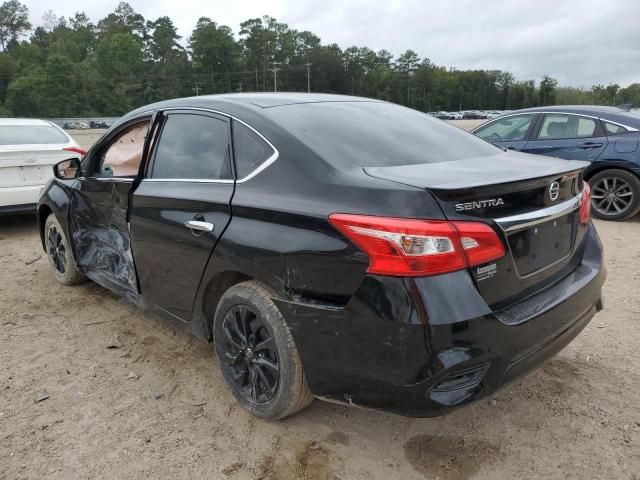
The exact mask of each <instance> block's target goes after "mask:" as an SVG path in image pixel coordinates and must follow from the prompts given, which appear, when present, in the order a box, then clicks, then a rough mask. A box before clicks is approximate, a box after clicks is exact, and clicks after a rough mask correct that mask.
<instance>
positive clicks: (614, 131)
mask: <svg viewBox="0 0 640 480" xmlns="http://www.w3.org/2000/svg"><path fill="white" fill-rule="evenodd" d="M602 125H604V130H605V132H607V136H609V137H610V136H612V135H624V134H625V133H629V130H627V129H626V128H624V127H621V126H620V125H616V124H614V123H609V122H605V121H604V120H603V121H602Z"/></svg>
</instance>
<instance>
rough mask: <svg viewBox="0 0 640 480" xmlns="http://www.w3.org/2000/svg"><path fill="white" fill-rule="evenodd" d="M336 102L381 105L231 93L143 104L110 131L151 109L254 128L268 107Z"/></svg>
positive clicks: (350, 98)
mask: <svg viewBox="0 0 640 480" xmlns="http://www.w3.org/2000/svg"><path fill="white" fill-rule="evenodd" d="M338 102H351V103H355V102H376V103H384V102H383V101H382V100H377V99H374V98H365V97H353V96H349V95H332V94H324V93H299V92H282V93H233V94H219V95H200V96H197V97H185V98H175V99H171V100H164V101H162V102H157V103H152V104H150V105H145V106H144V107H140V108H138V109H136V110H133V111H132V112H129V113H128V114H126V115H125V116H123V117H121V118H120V119H119V120H118V121H117V122H116V123H115V124H114V125H113V126H112V127H111V128H112V129H114V128H119V126H120V125H122V124H123V123H126V122H128V121H130V120H132V119H134V118H136V117H141V116H143V115H145V114H151V113H152V112H153V111H155V110H163V109H181V108H185V109H190V108H191V109H193V108H196V109H197V108H202V109H208V110H214V111H218V112H222V113H224V114H227V115H231V116H233V117H236V118H238V119H240V120H242V121H244V122H246V123H249V124H250V125H252V126H253V127H254V128H256V127H258V126H259V125H256V124H254V122H258V123H261V122H263V121H265V120H266V119H267V116H266V115H265V114H266V112H267V111H268V109H269V108H273V107H282V106H285V105H297V104H304V103H338Z"/></svg>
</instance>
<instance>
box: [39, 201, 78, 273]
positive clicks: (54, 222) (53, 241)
mask: <svg viewBox="0 0 640 480" xmlns="http://www.w3.org/2000/svg"><path fill="white" fill-rule="evenodd" d="M44 244H45V249H46V252H47V258H48V259H49V265H51V269H52V270H53V273H54V275H55V277H56V278H57V279H58V281H59V282H60V283H62V284H63V285H77V284H78V283H82V282H85V281H86V280H87V279H86V277H85V276H84V275H83V274H82V273H80V272H79V271H78V267H77V266H76V261H75V259H74V258H73V252H71V247H70V246H69V241H68V240H67V237H66V236H65V234H64V230H63V229H62V227H61V226H60V222H58V219H57V218H56V217H55V215H54V214H53V213H52V214H51V215H49V216H48V217H47V221H46V222H45V224H44Z"/></svg>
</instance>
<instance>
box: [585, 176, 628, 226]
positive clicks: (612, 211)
mask: <svg viewBox="0 0 640 480" xmlns="http://www.w3.org/2000/svg"><path fill="white" fill-rule="evenodd" d="M589 185H590V186H591V212H592V213H593V216H594V217H596V218H600V219H602V220H626V219H628V218H631V217H633V216H634V215H636V214H637V213H638V212H639V211H640V179H638V177H636V176H635V175H634V174H633V173H631V172H627V171H626V170H619V169H611V170H603V171H602V172H599V173H596V174H595V175H594V176H593V177H591V178H590V179H589Z"/></svg>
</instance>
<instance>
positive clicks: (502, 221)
mask: <svg viewBox="0 0 640 480" xmlns="http://www.w3.org/2000/svg"><path fill="white" fill-rule="evenodd" d="M581 203H582V193H580V194H579V195H578V196H576V197H573V198H571V199H569V200H567V201H565V202H562V203H558V204H557V205H552V206H550V207H547V208H543V209H540V210H534V211H532V212H527V213H520V214H518V215H511V216H509V217H502V218H496V219H494V220H495V222H496V223H497V224H498V226H499V227H500V228H501V229H502V230H503V231H504V232H513V231H515V230H521V229H523V228H528V227H531V226H533V225H537V224H539V223H544V222H547V221H549V220H553V219H555V218H559V217H562V216H564V215H567V214H569V213H571V212H573V211H575V210H577V209H578V208H580V204H581Z"/></svg>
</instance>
